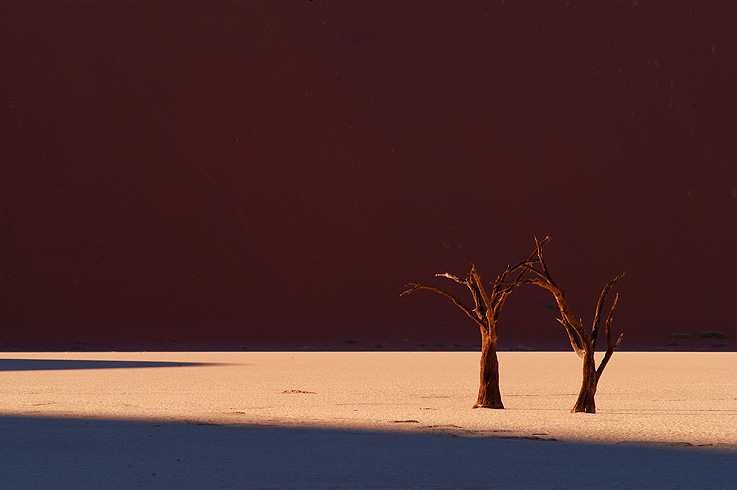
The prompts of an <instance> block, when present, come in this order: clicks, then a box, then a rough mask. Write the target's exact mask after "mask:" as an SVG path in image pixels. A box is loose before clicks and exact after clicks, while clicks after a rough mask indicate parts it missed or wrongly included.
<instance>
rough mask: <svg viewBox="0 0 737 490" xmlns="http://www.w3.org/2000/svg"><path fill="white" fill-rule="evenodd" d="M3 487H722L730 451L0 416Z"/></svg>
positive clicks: (735, 460)
mask: <svg viewBox="0 0 737 490" xmlns="http://www.w3.org/2000/svg"><path fill="white" fill-rule="evenodd" d="M0 433H2V434H3V437H2V439H1V440H0V476H1V477H2V481H3V482H4V483H3V484H4V488H11V489H16V490H22V489H36V488H105V489H109V490H115V489H129V488H148V489H160V488H161V489H164V488H179V489H200V490H207V489H242V488H249V489H257V488H263V489H266V488H269V489H288V488H300V489H317V488H334V489H355V488H361V489H373V488H406V489H419V488H431V489H441V488H443V489H444V488H454V489H456V488H463V489H488V488H493V489H519V488H535V489H564V488H565V489H568V488H584V487H585V488H587V489H620V488H621V489H625V488H628V489H629V488H638V489H647V488H668V489H693V488H727V487H729V486H731V485H732V484H733V482H734V481H735V480H737V452H735V451H733V450H720V449H714V448H695V447H689V448H677V447H649V446H638V445H614V444H585V443H570V442H549V441H535V440H514V439H498V438H490V437H452V436H450V435H437V434H422V433H417V432H378V431H360V430H339V429H328V428H298V427H281V426H236V425H213V424H202V423H196V422H192V423H186V422H156V421H129V420H99V419H74V418H45V417H44V418H41V417H38V418H34V417H18V416H6V417H0Z"/></svg>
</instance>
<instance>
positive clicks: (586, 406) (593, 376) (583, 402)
mask: <svg viewBox="0 0 737 490" xmlns="http://www.w3.org/2000/svg"><path fill="white" fill-rule="evenodd" d="M549 240H550V237H546V238H545V240H543V241H542V242H538V241H537V239H536V240H535V242H536V243H537V257H536V260H535V261H530V262H529V263H528V264H525V265H524V266H523V267H524V268H525V269H526V270H528V271H529V272H531V273H532V275H533V276H534V277H533V278H532V279H527V280H526V281H524V282H528V283H530V284H535V285H537V286H540V287H541V288H544V289H547V290H548V291H550V292H551V293H553V296H554V297H555V301H556V303H557V304H558V309H559V310H560V314H561V317H562V318H559V319H558V321H559V322H560V323H561V324H562V325H563V327H565V329H566V333H567V334H568V338H569V340H570V341H571V347H573V350H574V352H575V353H576V354H578V357H580V358H581V359H583V381H582V383H581V391H580V392H579V394H578V399H577V400H576V405H575V406H574V407H573V410H571V412H586V413H595V412H596V404H595V402H594V395H596V387H597V385H598V383H599V378H601V373H602V372H603V371H604V368H605V367H606V365H607V363H608V362H609V359H610V358H611V357H612V354H614V351H615V350H616V349H617V347H618V346H619V343H620V342H621V341H622V336H623V335H624V334H620V335H619V338H618V339H617V341H616V342H613V341H612V330H611V325H612V320H613V319H614V310H615V308H616V307H617V300H618V299H619V294H617V295H615V296H614V302H613V303H612V307H611V309H610V310H609V315H608V316H607V319H606V322H605V332H606V342H607V348H606V353H605V354H604V357H603V359H602V360H601V363H599V367H598V368H597V367H596V362H595V360H594V352H595V351H596V339H597V337H598V335H599V325H600V323H601V311H602V308H603V307H604V300H605V299H606V295H607V293H608V292H609V290H610V289H611V287H612V286H614V284H615V283H616V282H617V281H618V280H619V279H621V278H622V277H623V276H624V275H625V274H626V272H623V273H621V274H620V275H618V276H617V277H615V278H614V279H612V280H611V281H609V283H608V284H607V285H606V286H604V289H603V290H602V291H601V295H600V296H599V301H598V302H597V304H596V313H595V314H594V323H593V327H592V328H591V335H589V334H588V333H587V332H586V329H585V328H584V326H583V321H582V320H580V319H579V320H576V317H575V316H573V314H572V313H571V310H570V308H569V306H568V302H567V301H566V299H565V297H564V292H563V290H562V289H561V288H560V287H558V285H557V284H556V283H555V281H554V280H553V278H552V277H551V275H550V272H549V271H548V268H547V266H546V265H545V260H544V259H543V247H544V245H545V244H546V243H547V242H548V241H549ZM535 264H539V267H540V268H539V269H537V268H536V267H535Z"/></svg>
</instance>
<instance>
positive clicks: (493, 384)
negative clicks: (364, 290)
mask: <svg viewBox="0 0 737 490" xmlns="http://www.w3.org/2000/svg"><path fill="white" fill-rule="evenodd" d="M546 240H547V239H546ZM546 240H543V242H542V244H543V245H544V244H545V241H546ZM536 257H537V251H535V252H533V253H532V254H531V255H530V257H529V258H528V259H527V260H526V261H524V262H521V263H520V264H519V265H517V266H515V267H509V266H507V269H506V270H505V271H504V272H503V273H502V274H501V275H500V276H499V277H498V278H497V279H496V281H494V282H493V283H492V285H491V294H488V293H487V292H486V289H485V288H484V286H483V284H482V283H481V277H480V276H479V274H478V272H476V266H474V265H473V264H471V272H469V273H468V276H467V277H466V279H465V280H461V279H459V278H458V277H456V276H454V275H452V274H449V273H447V272H446V273H445V274H436V276H441V277H447V278H448V279H452V280H454V281H455V282H457V283H459V284H463V285H464V286H466V287H467V288H468V289H469V290H470V291H471V295H472V296H473V301H474V304H475V306H476V307H475V308H473V309H471V308H470V307H468V306H466V305H465V304H464V303H463V302H462V301H461V300H460V299H458V298H457V297H456V296H455V295H453V294H451V293H449V292H447V291H444V290H442V289H440V288H437V287H435V286H429V285H426V284H421V283H418V282H411V283H409V284H407V287H408V288H409V289H407V290H406V291H405V292H403V293H402V295H405V294H408V293H411V292H413V291H416V290H418V289H429V290H430V291H435V292H436V293H438V294H442V295H443V296H447V297H448V298H450V300H451V301H452V302H453V303H454V304H455V305H456V306H458V307H459V308H460V309H461V310H463V312H464V313H466V315H468V316H469V317H470V318H471V319H472V320H473V321H475V322H476V323H477V324H478V326H479V328H480V330H481V373H480V378H481V382H480V386H479V395H478V399H477V400H476V403H475V404H474V406H473V408H504V404H502V396H501V393H500V392H499V361H498V359H497V355H496V347H497V332H496V330H497V329H496V327H497V323H498V322H499V315H500V313H501V311H502V307H503V306H504V302H505V301H506V300H507V296H509V294H510V293H511V292H512V291H513V290H514V288H515V287H517V286H518V285H519V284H520V280H521V278H522V276H523V275H524V274H525V271H526V267H529V266H531V265H533V264H534V263H536V261H537V258H536ZM515 274H516V277H515V278H514V279H512V280H511V281H510V280H509V278H510V276H512V275H515Z"/></svg>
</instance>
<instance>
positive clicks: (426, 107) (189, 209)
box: [0, 1, 737, 349]
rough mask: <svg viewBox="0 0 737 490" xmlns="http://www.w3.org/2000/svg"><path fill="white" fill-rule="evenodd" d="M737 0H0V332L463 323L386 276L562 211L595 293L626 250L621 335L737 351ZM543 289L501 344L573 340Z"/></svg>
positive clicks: (249, 333) (377, 329)
mask: <svg viewBox="0 0 737 490" xmlns="http://www.w3.org/2000/svg"><path fill="white" fill-rule="evenodd" d="M736 18H737V9H735V7H734V5H732V4H731V3H729V2H726V1H725V2H720V1H717V2H707V3H703V2H695V1H692V2H676V4H672V3H670V4H667V5H666V4H664V3H663V4H661V3H648V2H644V1H641V2H634V3H626V2H606V4H605V5H597V6H593V5H586V4H584V5H579V4H578V3H577V2H573V1H571V2H563V1H561V2H523V3H521V4H516V5H508V4H506V3H504V2H501V3H494V4H492V3H490V2H461V3H460V4H453V5H450V4H448V3H447V2H421V3H415V2H399V1H396V2H382V3H379V4H376V5H374V4H371V5H368V4H366V5H363V4H356V3H346V2H330V1H315V2H308V1H295V2H227V3H224V4H221V3H220V2H218V5H211V4H210V3H207V2H173V3H165V4H164V5H159V6H151V5H149V4H148V3H147V2H141V3H138V2H126V3H125V5H114V4H111V3H109V2H102V3H95V2H87V3H85V2H40V3H34V4H29V3H26V2H5V3H3V4H2V6H0V33H2V34H0V149H1V151H2V162H3V163H2V168H3V172H2V179H0V260H2V264H1V268H2V276H1V277H2V279H1V282H0V298H1V299H0V325H2V330H1V331H0V332H1V333H0V347H2V348H6V349H7V348H18V349H75V348H82V349H108V348H113V349H125V348H132V349H156V348H160V349H195V348H208V349H212V348H228V349H230V348H241V347H249V348H295V347H302V346H312V347H315V348H325V347H347V348H374V345H375V344H377V343H380V344H383V345H384V348H396V349H411V348H417V347H418V346H419V344H421V343H426V344H429V346H431V347H432V346H435V347H436V344H438V343H440V342H442V343H445V344H446V346H447V347H452V348H459V347H458V346H454V344H460V348H469V347H472V346H473V345H474V344H475V343H476V342H477V341H478V339H477V336H478V334H477V331H476V328H475V327H474V325H473V324H472V323H471V322H470V320H468V319H467V318H465V317H464V316H463V315H462V313H461V312H460V311H457V310H456V309H455V308H454V307H453V305H452V304H450V302H449V301H447V300H446V299H444V298H441V297H439V296H434V295H432V293H429V292H420V293H416V294H414V295H411V296H409V297H402V298H400V297H399V293H401V292H402V290H403V286H404V284H405V283H406V282H408V281H411V280H419V281H432V280H433V279H434V278H433V277H432V275H433V274H434V273H438V272H446V271H449V272H452V273H454V274H457V275H461V274H464V273H465V272H466V271H467V270H468V268H469V263H470V262H475V263H476V265H477V267H478V269H479V271H480V272H481V273H482V275H483V277H484V278H485V279H487V280H489V281H491V280H493V279H494V278H495V277H496V275H497V274H499V273H500V272H501V271H502V270H503V268H504V267H505V266H506V265H507V264H508V263H511V262H516V261H519V260H520V259H522V258H523V257H524V256H526V255H527V254H528V253H529V252H530V251H531V250H532V247H533V237H534V236H538V237H543V236H545V235H551V236H553V237H554V240H553V242H551V244H550V245H549V246H548V249H547V250H548V262H549V266H550V268H551V270H552V272H553V274H554V276H555V277H556V278H557V280H558V282H559V283H560V284H561V285H562V286H563V287H564V288H565V289H566V291H567V296H568V298H569V300H570V302H571V305H572V307H573V308H574V309H575V310H576V313H577V314H578V315H579V316H582V317H584V319H589V321H590V319H591V316H592V313H593V311H592V310H593V308H594V304H595V302H596V299H597V297H598V294H599V291H600V289H601V287H602V286H603V285H604V284H605V283H606V282H607V281H608V280H609V279H611V278H612V277H614V276H615V275H617V274H619V273H620V272H622V271H623V270H628V271H629V274H628V276H627V277H626V278H625V279H623V280H622V281H621V282H620V283H619V284H618V285H617V291H618V292H619V293H620V303H619V307H618V315H617V319H616V321H615V323H614V328H615V330H616V331H617V332H619V331H624V332H625V340H624V344H623V348H628V349H638V348H639V349H655V348H674V349H725V348H726V349H734V347H735V345H737V344H735V340H734V338H735V336H737V321H735V318H737V306H736V302H735V298H737V259H736V258H735V254H734V250H735V249H734V244H735V243H737V230H736V227H735V226H734V225H735V223H736V222H737V220H736V219H735V218H737V167H736V166H735V163H736V162H737V143H736V141H737V140H735V137H734V135H735V134H737V116H735V114H737V92H735V90H734V87H735V86H737V58H735V56H734V53H735V52H736V51H737V29H735V27H734V26H735V22H737V21H736ZM436 284H438V285H442V284H443V279H437V280H436ZM446 285H447V286H452V285H449V284H446ZM464 292H465V291H459V294H463V293H464ZM546 301H549V299H548V298H547V296H545V295H544V294H542V293H541V292H538V291H532V290H520V291H519V292H518V293H516V294H515V295H514V296H513V297H512V298H511V299H510V300H509V303H508V305H507V310H506V311H505V312H504V317H503V319H502V325H500V343H501V346H502V347H503V348H513V347H516V346H527V347H532V348H566V342H567V340H566V336H565V335H564V333H563V331H562V329H561V328H560V326H559V325H558V324H557V322H556V321H555V314H554V312H553V311H551V310H549V309H547V308H545V306H544V305H545V302H546ZM705 331H717V332H721V333H723V334H724V335H725V336H726V338H723V339H722V338H717V337H702V336H700V335H699V332H705ZM672 333H683V334H688V335H689V338H687V339H675V338H672V337H671V334H672ZM349 338H350V339H354V340H355V341H356V343H355V344H346V343H345V340H346V339H349ZM674 342H675V343H677V344H678V345H671V346H669V345H667V344H669V343H674ZM715 344H716V346H715ZM721 344H727V346H726V347H724V346H723V345H721Z"/></svg>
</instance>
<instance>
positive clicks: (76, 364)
mask: <svg viewBox="0 0 737 490" xmlns="http://www.w3.org/2000/svg"><path fill="white" fill-rule="evenodd" d="M213 365H215V364H213V363H203V362H169V361H103V360H88V359H0V372H2V371H56V370H64V369H124V368H160V367H185V366H213Z"/></svg>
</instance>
